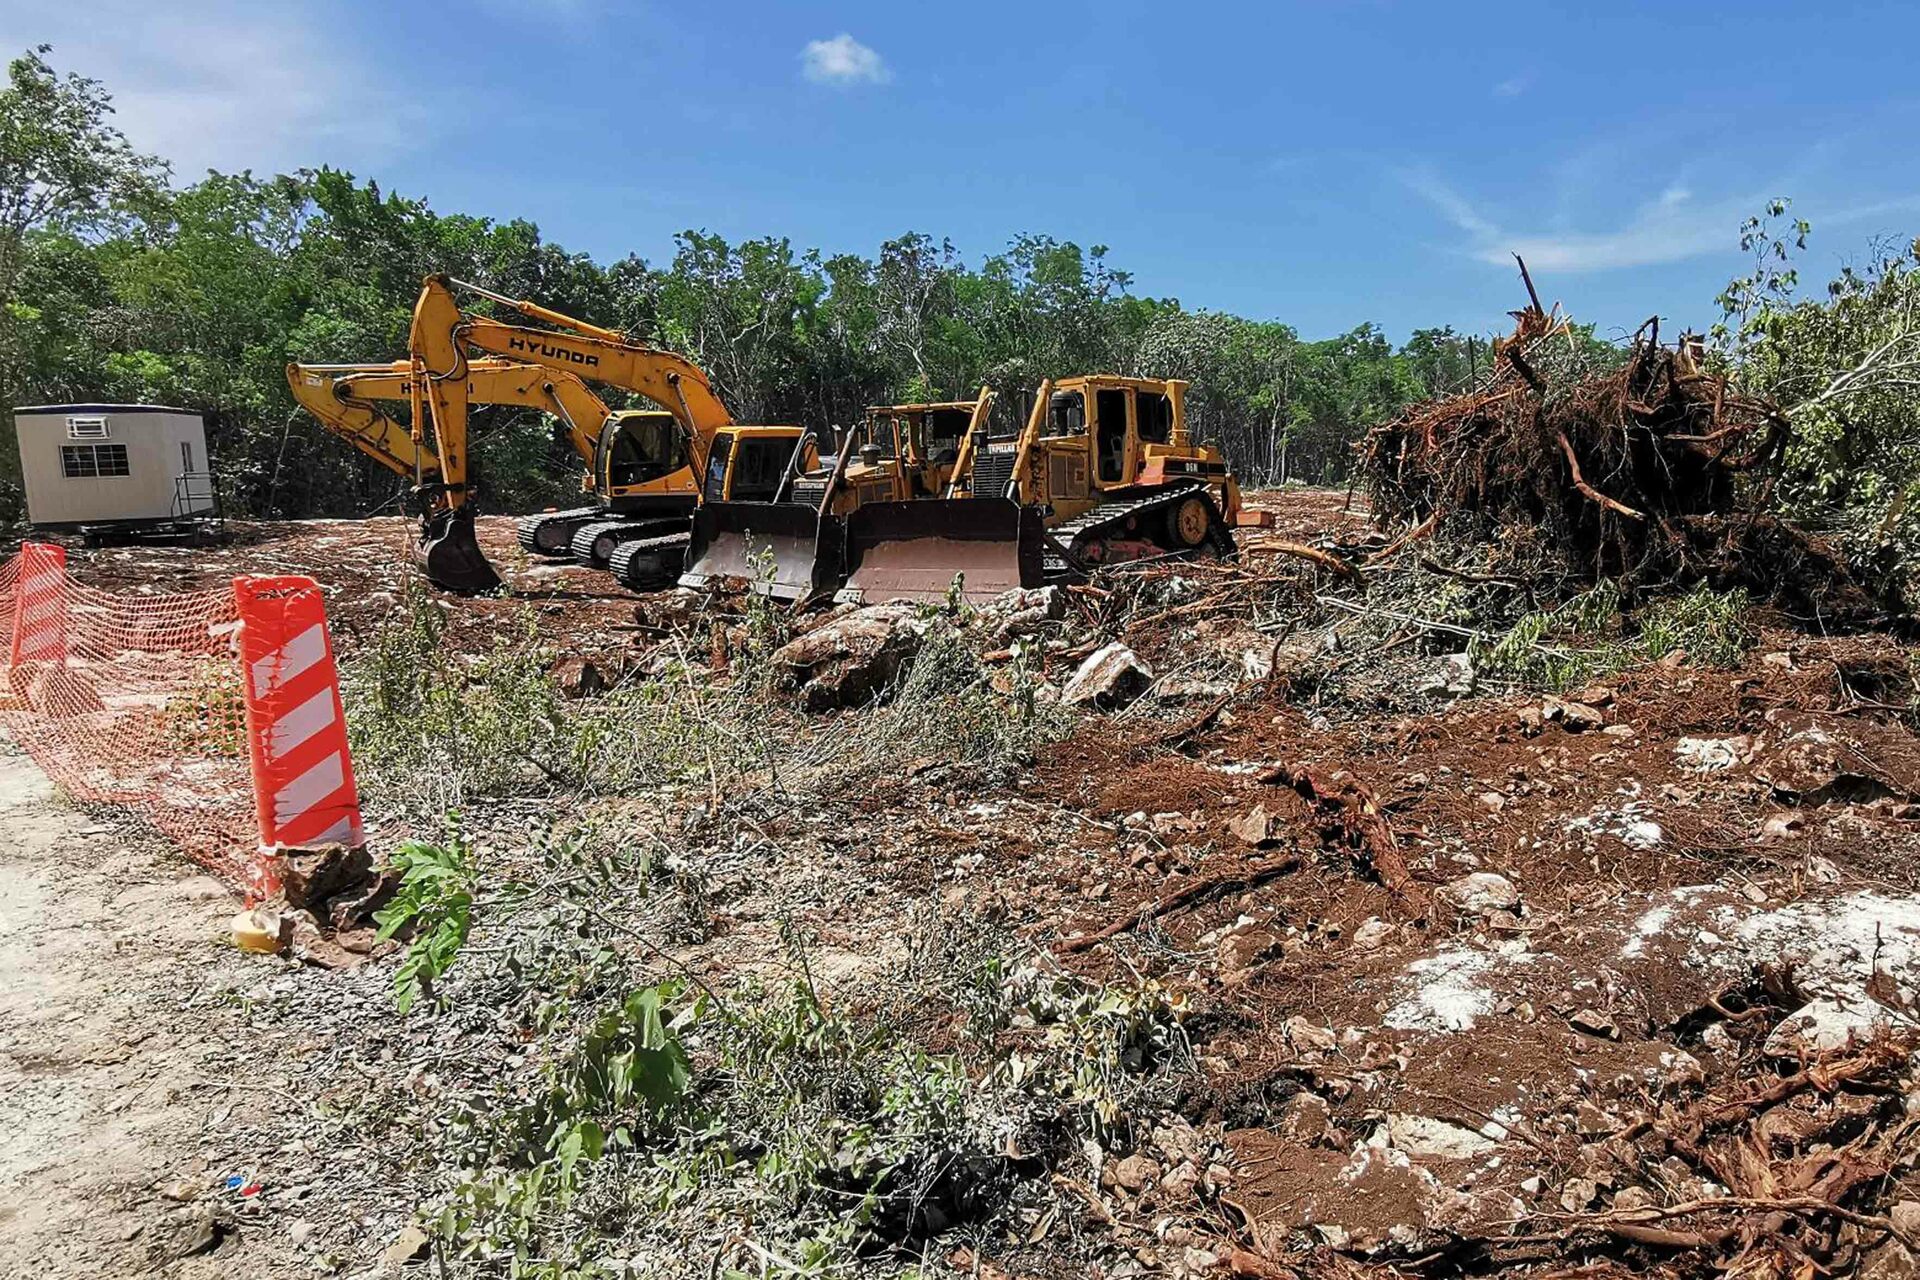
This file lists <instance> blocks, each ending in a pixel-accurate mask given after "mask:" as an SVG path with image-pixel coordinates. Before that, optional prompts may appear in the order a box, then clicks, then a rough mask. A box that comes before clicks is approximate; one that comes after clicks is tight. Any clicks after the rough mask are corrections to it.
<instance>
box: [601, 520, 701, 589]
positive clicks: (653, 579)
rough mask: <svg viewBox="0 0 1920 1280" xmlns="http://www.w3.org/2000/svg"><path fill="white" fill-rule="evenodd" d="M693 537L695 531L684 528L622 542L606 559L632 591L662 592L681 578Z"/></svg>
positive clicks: (624, 585) (625, 585)
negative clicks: (681, 571) (681, 570)
mask: <svg viewBox="0 0 1920 1280" xmlns="http://www.w3.org/2000/svg"><path fill="white" fill-rule="evenodd" d="M692 540H693V535H692V533H691V532H690V531H688V530H686V529H682V530H680V531H679V532H678V533H667V534H658V535H656V536H654V537H645V538H636V539H633V540H631V541H625V542H622V543H621V544H620V545H619V546H617V547H615V548H614V549H613V554H612V555H611V556H609V557H608V558H607V570H608V572H610V573H612V574H613V579H614V581H615V582H618V583H619V584H620V585H621V586H623V587H625V588H626V589H627V590H629V591H663V590H665V589H666V588H668V587H671V586H672V585H673V584H674V582H675V581H676V580H677V579H678V578H679V577H680V569H681V567H682V566H683V565H684V564H685V563H686V558H687V547H688V545H689V544H690V543H691V542H692Z"/></svg>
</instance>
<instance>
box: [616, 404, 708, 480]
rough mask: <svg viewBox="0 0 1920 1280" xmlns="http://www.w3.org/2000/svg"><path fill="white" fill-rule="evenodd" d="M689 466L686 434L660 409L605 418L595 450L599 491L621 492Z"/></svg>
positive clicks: (624, 410) (670, 415) (624, 413)
mask: <svg viewBox="0 0 1920 1280" xmlns="http://www.w3.org/2000/svg"><path fill="white" fill-rule="evenodd" d="M687 465H689V457H688V453H687V433H686V430H685V428H683V427H682V426H681V425H680V423H679V422H678V421H677V420H676V419H675V418H674V416H673V415H672V414H671V413H668V412H666V411H665V410H663V409H621V410H617V411H615V412H613V413H611V414H609V415H607V421H606V424H605V425H604V426H602V427H601V428H600V435H599V438H598V440H597V442H596V444H595V448H594V459H593V470H594V474H595V475H596V476H597V477H598V478H599V482H600V483H599V486H598V487H599V489H600V492H602V493H604V494H606V495H607V496H608V497H609V498H613V497H618V496H621V491H622V490H625V489H632V488H635V487H636V486H639V485H648V484H652V483H654V482H655V481H658V480H662V479H665V478H666V477H667V476H670V475H672V474H673V473H674V472H676V471H678V470H680V469H681V468H682V467H685V466H687Z"/></svg>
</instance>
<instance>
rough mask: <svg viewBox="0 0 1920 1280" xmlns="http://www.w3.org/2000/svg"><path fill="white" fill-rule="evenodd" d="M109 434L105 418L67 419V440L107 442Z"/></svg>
mask: <svg viewBox="0 0 1920 1280" xmlns="http://www.w3.org/2000/svg"><path fill="white" fill-rule="evenodd" d="M108 434H109V433H108V431H107V420H106V419H105V418H68V419H67V439H69V440H105V439H106V438H107V435H108Z"/></svg>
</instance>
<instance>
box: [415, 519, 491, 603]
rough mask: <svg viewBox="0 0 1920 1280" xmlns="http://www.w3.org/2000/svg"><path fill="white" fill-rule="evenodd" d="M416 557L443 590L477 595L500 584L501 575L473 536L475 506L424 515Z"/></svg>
mask: <svg viewBox="0 0 1920 1280" xmlns="http://www.w3.org/2000/svg"><path fill="white" fill-rule="evenodd" d="M413 558H414V563H416V564H418V565H419V566H420V568H421V570H422V571H423V572H425V574H426V575H427V581H429V582H431V583H432V584H433V585H434V586H436V587H439V588H440V589H441V590H443V591H452V592H454V593H455V594H457V595H463V596H475V595H479V594H480V593H481V592H484V591H492V590H493V589H494V588H496V587H498V586H499V585H500V575H499V574H497V573H495V572H494V571H493V566H492V565H491V564H489V563H487V557H486V555H485V554H484V553H482V552H481V550H480V540H479V539H478V538H476V537H475V536H474V532H473V508H472V507H456V508H454V509H453V510H451V511H437V512H434V513H433V514H431V515H429V516H427V517H426V518H425V519H423V520H422V521H421V522H420V544H419V546H417V547H416V548H414V555H413Z"/></svg>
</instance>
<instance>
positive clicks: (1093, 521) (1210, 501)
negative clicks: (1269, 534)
mask: <svg viewBox="0 0 1920 1280" xmlns="http://www.w3.org/2000/svg"><path fill="white" fill-rule="evenodd" d="M1189 498H1199V499H1200V500H1201V501H1203V502H1205V503H1206V504H1207V511H1208V513H1209V514H1210V515H1211V516H1212V519H1210V520H1209V521H1208V522H1207V535H1206V541H1205V542H1204V543H1202V544H1201V546H1199V547H1194V548H1193V549H1192V551H1190V552H1187V553H1186V554H1189V555H1191V554H1194V553H1196V552H1199V551H1200V550H1201V549H1202V548H1203V547H1204V548H1205V549H1208V550H1211V551H1212V552H1213V554H1214V555H1216V556H1219V557H1220V558H1221V559H1226V558H1228V557H1230V556H1232V555H1233V554H1234V553H1235V551H1236V550H1237V548H1236V547H1235V544H1234V541H1233V531H1232V530H1231V529H1229V528H1228V527H1227V522H1226V520H1225V519H1224V518H1223V517H1222V516H1221V514H1220V506H1219V504H1218V503H1217V502H1215V501H1214V497H1213V491H1212V490H1211V489H1209V488H1208V487H1207V486H1206V485H1204V484H1189V485H1181V486H1180V487H1178V488H1167V489H1161V490H1157V491H1155V492H1153V493H1147V494H1140V495H1137V496H1133V497H1127V498H1122V499H1121V500H1120V501H1118V502H1107V503H1102V504H1101V505H1100V506H1098V507H1095V508H1094V509H1093V510H1091V511H1089V512H1087V513H1086V514H1085V515H1083V516H1080V517H1079V518H1078V519H1075V520H1069V521H1067V522H1066V523H1065V524H1059V525H1055V526H1054V527H1053V528H1051V529H1048V530H1047V547H1046V554H1045V557H1044V559H1043V569H1042V572H1043V574H1044V576H1045V577H1046V579H1047V581H1049V582H1056V581H1065V580H1069V579H1073V578H1078V577H1084V576H1085V575H1086V574H1087V573H1089V572H1091V571H1092V570H1093V569H1095V568H1098V567H1099V566H1100V565H1102V564H1107V563H1113V562H1114V561H1113V560H1112V559H1109V558H1108V557H1105V556H1102V555H1100V554H1099V553H1098V549H1099V547H1100V546H1101V545H1103V544H1105V543H1108V542H1113V541H1119V540H1126V541H1148V542H1158V541H1159V534H1160V531H1161V529H1162V528H1164V526H1165V524H1166V521H1167V518H1168V516H1169V515H1170V514H1171V513H1172V512H1173V510H1174V508H1176V507H1178V506H1179V505H1180V504H1181V503H1183V502H1185V501H1186V500H1187V499H1189ZM1166 554H1168V555H1177V554H1181V553H1179V552H1175V551H1168V552H1166ZM1125 558H1130V557H1119V559H1125Z"/></svg>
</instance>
